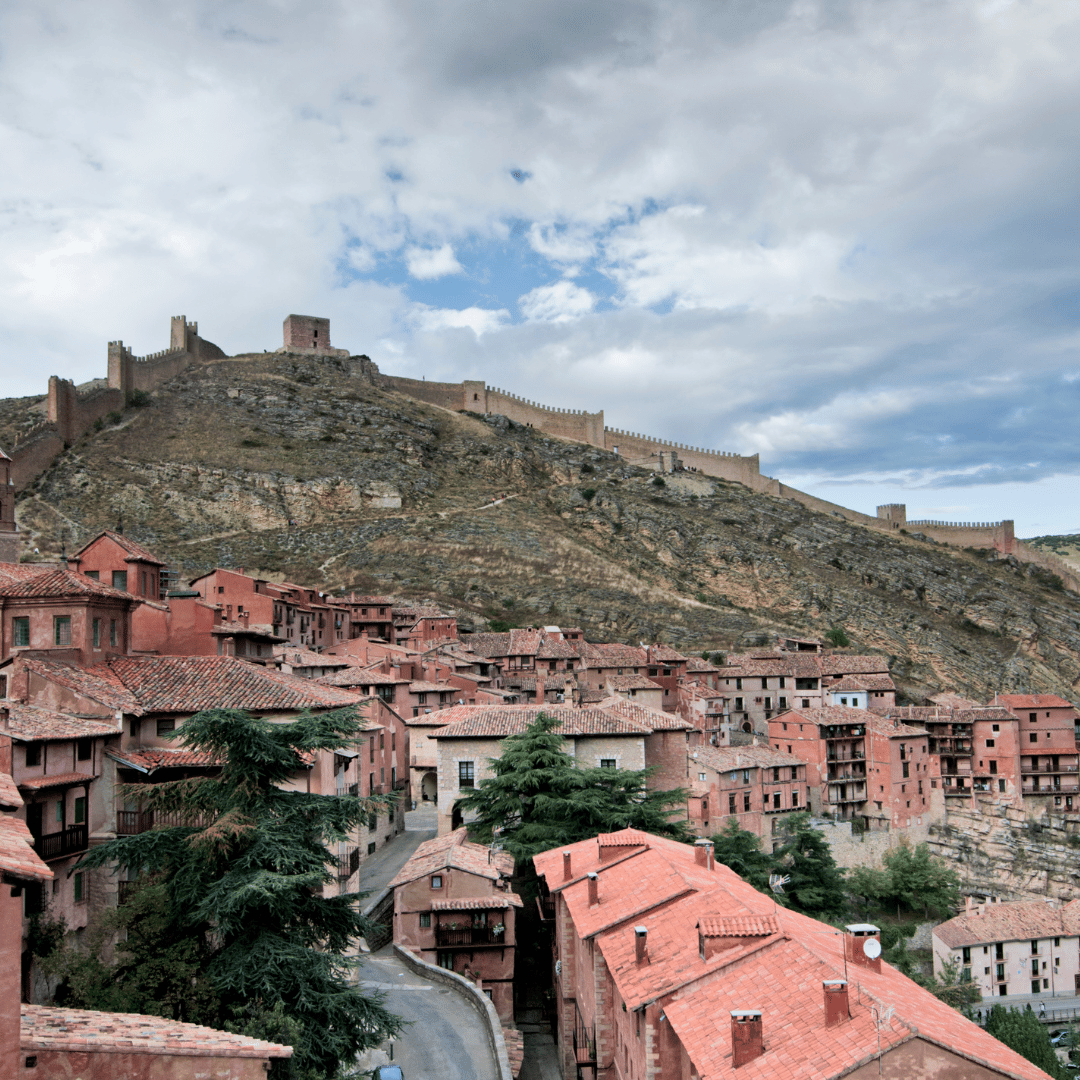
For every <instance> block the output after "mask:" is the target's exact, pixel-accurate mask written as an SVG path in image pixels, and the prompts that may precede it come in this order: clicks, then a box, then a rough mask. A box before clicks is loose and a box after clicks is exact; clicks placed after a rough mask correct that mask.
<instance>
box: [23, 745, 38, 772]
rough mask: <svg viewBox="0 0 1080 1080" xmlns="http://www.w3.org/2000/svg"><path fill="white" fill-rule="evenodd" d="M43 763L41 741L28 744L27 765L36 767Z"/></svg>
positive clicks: (30, 767) (32, 767)
mask: <svg viewBox="0 0 1080 1080" xmlns="http://www.w3.org/2000/svg"><path fill="white" fill-rule="evenodd" d="M40 764H41V743H27V744H26V767H27V768H28V769H34V768H36V767H37V766H38V765H40Z"/></svg>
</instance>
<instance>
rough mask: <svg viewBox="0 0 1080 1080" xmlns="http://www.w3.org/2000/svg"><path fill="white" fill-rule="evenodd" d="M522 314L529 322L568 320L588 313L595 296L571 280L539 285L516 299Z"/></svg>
mask: <svg viewBox="0 0 1080 1080" xmlns="http://www.w3.org/2000/svg"><path fill="white" fill-rule="evenodd" d="M518 306H519V307H520V308H521V312H522V314H523V315H524V316H525V318H526V319H528V320H529V321H530V322H556V323H560V322H569V321H570V320H571V319H578V318H580V317H581V316H582V315H588V313H589V312H590V311H592V309H593V308H594V307H595V306H596V297H595V296H593V294H592V293H591V292H589V290H588V289H583V288H581V286H580V285H575V284H574V283H573V282H572V281H557V282H555V284H554V285H541V286H539V287H537V288H535V289H533V290H532V291H531V292H527V293H526V294H525V295H524V296H522V297H520V298H519V299H518Z"/></svg>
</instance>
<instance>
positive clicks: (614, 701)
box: [597, 683, 694, 731]
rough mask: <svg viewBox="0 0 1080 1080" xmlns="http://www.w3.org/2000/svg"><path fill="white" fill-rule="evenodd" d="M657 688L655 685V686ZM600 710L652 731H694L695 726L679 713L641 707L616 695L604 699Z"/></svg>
mask: <svg viewBox="0 0 1080 1080" xmlns="http://www.w3.org/2000/svg"><path fill="white" fill-rule="evenodd" d="M653 685H654V686H655V683H654V684H653ZM597 708H598V709H603V710H604V711H605V712H610V713H615V714H616V715H617V716H621V717H623V718H624V719H626V720H632V721H634V723H637V724H641V725H642V726H643V727H647V728H650V729H651V730H652V731H693V730H694V725H693V724H691V723H690V722H689V721H686V720H684V719H683V718H682V717H681V716H679V714H678V713H667V712H663V711H661V710H660V709H650V708H649V706H648V705H641V704H639V703H638V702H636V701H628V700H627V699H626V698H624V697H620V696H619V695H618V694H616V695H615V696H614V697H608V698H604V699H603V700H602V701H601V702H600V703H599V705H597Z"/></svg>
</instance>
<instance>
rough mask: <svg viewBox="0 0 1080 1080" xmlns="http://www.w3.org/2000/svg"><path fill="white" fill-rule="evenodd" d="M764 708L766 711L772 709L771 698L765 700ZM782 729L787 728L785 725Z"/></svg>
mask: <svg viewBox="0 0 1080 1080" xmlns="http://www.w3.org/2000/svg"><path fill="white" fill-rule="evenodd" d="M765 708H766V709H771V708H772V698H771V697H767V698H766V699H765ZM784 727H787V724H785V725H784Z"/></svg>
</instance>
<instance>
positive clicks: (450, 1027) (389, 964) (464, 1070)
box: [360, 948, 499, 1080]
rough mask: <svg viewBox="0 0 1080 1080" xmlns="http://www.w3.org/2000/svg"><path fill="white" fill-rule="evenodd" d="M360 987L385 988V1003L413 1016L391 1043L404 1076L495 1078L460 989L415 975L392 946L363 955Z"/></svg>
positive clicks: (492, 1060) (481, 1032) (480, 1032)
mask: <svg viewBox="0 0 1080 1080" xmlns="http://www.w3.org/2000/svg"><path fill="white" fill-rule="evenodd" d="M360 986H361V987H362V988H364V989H369V990H382V991H384V993H385V994H386V1007H387V1008H388V1009H389V1010H390V1011H391V1012H392V1013H395V1014H396V1015H398V1016H400V1017H402V1019H404V1020H410V1021H412V1023H411V1025H410V1026H409V1027H407V1028H406V1029H405V1032H404V1034H403V1035H402V1036H401V1038H400V1039H398V1040H397V1041H396V1042H395V1043H394V1063H395V1064H396V1065H400V1066H401V1069H402V1072H404V1074H405V1076H406V1077H407V1080H498V1076H499V1072H498V1068H497V1067H496V1064H495V1058H494V1056H493V1055H492V1053H491V1048H490V1046H489V1045H488V1040H487V1035H486V1034H485V1030H484V1027H483V1025H482V1024H481V1022H480V1017H479V1016H478V1015H477V1014H476V1013H475V1012H474V1011H473V1009H472V1008H471V1006H469V1005H467V1004H466V1003H465V1001H464V999H463V998H462V996H461V995H460V994H459V993H457V992H456V991H454V990H451V989H449V988H448V987H440V986H436V985H435V984H434V983H431V982H428V981H427V979H425V978H423V977H422V976H420V975H416V974H414V973H413V972H412V971H410V970H409V969H408V968H407V967H406V966H405V965H404V964H403V963H402V962H401V961H400V960H399V959H398V958H397V957H396V956H395V955H394V954H393V950H392V948H387V949H382V950H380V951H379V952H377V953H374V954H372V955H371V956H369V957H366V958H365V960H364V964H363V966H362V967H361V969H360ZM385 1060H386V1058H385V1057H381V1056H380V1057H379V1061H380V1062H384V1061H385ZM377 1063H379V1062H376V1061H374V1060H372V1062H371V1066H369V1067H373V1066H374V1065H375V1064H377ZM362 1064H367V1063H366V1062H362Z"/></svg>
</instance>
